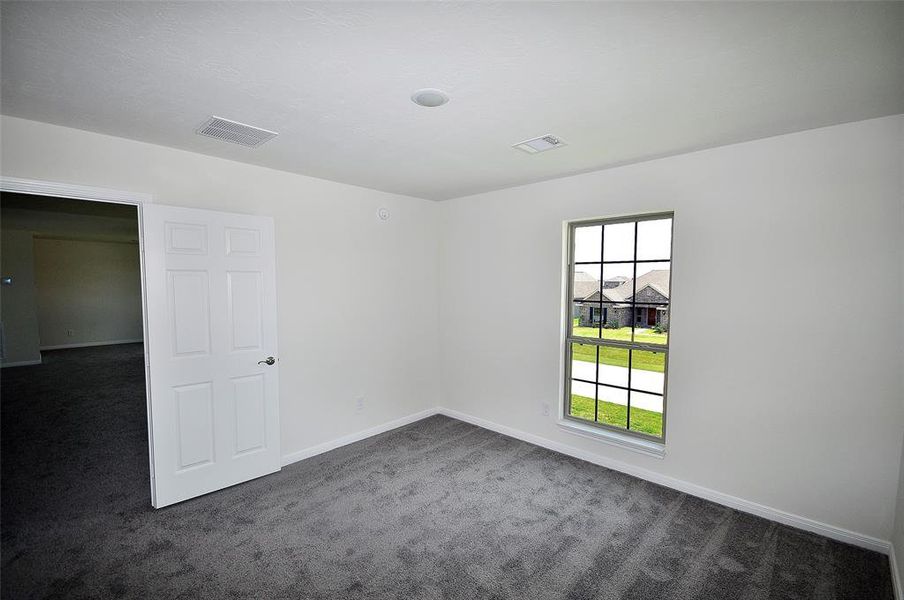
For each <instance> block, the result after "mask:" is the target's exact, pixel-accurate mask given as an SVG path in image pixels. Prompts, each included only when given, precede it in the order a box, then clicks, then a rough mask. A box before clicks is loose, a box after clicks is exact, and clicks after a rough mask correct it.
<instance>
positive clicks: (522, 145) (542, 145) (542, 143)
mask: <svg viewBox="0 0 904 600" xmlns="http://www.w3.org/2000/svg"><path fill="white" fill-rule="evenodd" d="M564 145H565V142H563V141H562V140H560V139H559V138H557V137H556V136H554V135H543V136H540V137H538V138H534V139H532V140H525V141H523V142H519V143H517V144H514V145H513V146H512V148H517V149H518V150H523V151H524V152H527V153H528V154H537V153H538V152H546V151H547V150H552V149H553V148H561V147H562V146H564Z"/></svg>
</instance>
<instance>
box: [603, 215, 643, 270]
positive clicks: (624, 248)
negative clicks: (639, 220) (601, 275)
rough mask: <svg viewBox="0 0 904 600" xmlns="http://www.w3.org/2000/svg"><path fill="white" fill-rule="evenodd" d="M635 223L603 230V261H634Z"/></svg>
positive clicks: (622, 224) (608, 227) (617, 224)
mask: <svg viewBox="0 0 904 600" xmlns="http://www.w3.org/2000/svg"><path fill="white" fill-rule="evenodd" d="M634 225H635V224H634V223H633V222H632V223H616V224H615V225H606V226H605V227H604V228H603V245H604V248H603V260H604V261H609V260H634Z"/></svg>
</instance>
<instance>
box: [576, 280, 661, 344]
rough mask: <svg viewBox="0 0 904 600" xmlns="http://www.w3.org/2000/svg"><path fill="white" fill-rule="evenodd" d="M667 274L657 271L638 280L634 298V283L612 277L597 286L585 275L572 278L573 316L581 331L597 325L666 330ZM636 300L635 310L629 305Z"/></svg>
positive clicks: (596, 282)
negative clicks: (632, 325) (581, 328)
mask: <svg viewBox="0 0 904 600" xmlns="http://www.w3.org/2000/svg"><path fill="white" fill-rule="evenodd" d="M669 273H670V272H669V270H668V269H657V270H655V271H650V272H649V273H645V274H643V275H641V276H640V277H638V278H637V285H636V290H637V291H636V298H635V285H634V280H633V279H626V278H624V277H615V278H612V279H606V280H605V281H603V285H602V289H600V282H599V280H598V279H596V278H595V277H594V276H593V275H590V274H589V273H584V272H580V271H579V272H577V273H575V274H574V279H575V280H574V285H573V296H574V316H575V317H577V318H578V324H579V326H581V327H595V326H598V325H599V324H600V322H602V323H604V324H606V325H607V326H609V327H630V326H631V324H632V323H633V324H634V325H635V326H636V327H656V326H659V327H662V328H664V329H668V326H669V320H668V319H669V316H668V315H669V312H668V302H669ZM632 300H635V302H636V303H637V305H636V306H634V307H632V305H631V302H632Z"/></svg>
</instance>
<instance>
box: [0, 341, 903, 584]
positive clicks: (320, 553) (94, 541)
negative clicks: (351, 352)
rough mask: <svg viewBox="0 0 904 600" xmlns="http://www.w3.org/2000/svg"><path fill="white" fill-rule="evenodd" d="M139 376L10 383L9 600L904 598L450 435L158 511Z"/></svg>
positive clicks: (60, 373) (867, 567)
mask: <svg viewBox="0 0 904 600" xmlns="http://www.w3.org/2000/svg"><path fill="white" fill-rule="evenodd" d="M142 372H143V368H142V349H141V346H140V345H129V346H112V347H102V348H89V349H80V350H64V351H55V352H47V353H45V364H44V365H41V366H36V367H18V368H10V369H4V370H3V372H2V594H3V597H4V598H10V599H19V598H167V599H170V598H211V599H217V600H220V599H226V598H255V599H267V598H294V599H299V600H312V599H321V598H322V599H346V598H347V599H352V598H355V599H358V598H361V599H363V598H368V599H370V598H377V599H380V598H399V599H417V600H419V599H434V598H436V599H439V598H462V599H467V600H477V599H482V598H488V599H489V598H493V599H503V598H511V599H519V600H521V599H558V598H574V599H578V598H581V599H583V598H611V599H616V598H618V599H627V598H634V599H645V600H651V599H659V598H662V599H666V598H669V599H671V598H675V599H678V598H682V599H683V598H699V599H706V600H717V599H720V598H726V599H727V598H731V599H732V600H753V599H759V598H782V599H792V598H795V599H797V598H810V599H834V600H842V599H857V600H874V599H886V598H888V599H891V598H892V591H891V581H890V575H889V569H888V563H887V560H886V557H885V556H882V555H880V554H877V553H874V552H869V551H866V550H862V549H859V548H855V547H853V546H848V545H845V544H841V543H838V542H834V541H831V540H828V539H826V538H822V537H819V536H816V535H813V534H810V533H805V532H802V531H798V530H795V529H791V528H789V527H785V526H782V525H777V524H775V523H772V522H769V521H766V520H763V519H760V518H757V517H753V516H749V515H746V514H743V513H739V512H737V511H734V510H731V509H728V508H725V507H722V506H719V505H717V504H713V503H711V502H706V501H704V500H700V499H697V498H694V497H692V496H688V495H685V494H681V493H679V492H676V491H673V490H670V489H666V488H663V487H659V486H656V485H653V484H651V483H648V482H645V481H642V480H639V479H635V478H633V477H629V476H627V475H623V474H621V473H617V472H614V471H610V470H607V469H604V468H601V467H598V466H595V465H592V464H588V463H585V462H581V461H579V460H576V459H573V458H569V457H567V456H563V455H560V454H556V453H554V452H550V451H548V450H545V449H542V448H538V447H536V446H533V445H530V444H527V443H524V442H520V441H518V440H515V439H512V438H508V437H505V436H502V435H499V434H496V433H492V432H490V431H486V430H483V429H479V428H477V427H474V426H472V425H468V424H465V423H462V422H460V421H456V420H453V419H449V418H446V417H439V416H437V417H431V418H428V419H425V420H423V421H419V422H417V423H414V424H412V425H409V426H407V427H402V428H400V429H396V430H394V431H391V432H388V433H385V434H383V435H379V436H376V437H373V438H370V439H367V440H364V441H362V442H358V443H356V444H352V445H350V446H346V447H344V448H340V449H338V450H334V451H332V452H329V453H327V454H322V455H320V456H317V457H314V458H311V459H308V460H305V461H302V462H299V463H296V464H294V465H290V466H289V467H287V468H285V469H283V470H282V472H280V473H278V474H275V475H272V476H269V477H264V478H261V479H258V480H256V481H252V482H249V483H246V484H243V485H239V486H236V487H233V488H230V489H227V490H223V491H221V492H218V493H214V494H210V495H208V496H205V497H202V498H198V499H195V500H191V501H188V502H184V503H182V504H179V505H176V506H171V507H168V508H164V509H161V510H156V511H155V510H153V509H152V508H151V506H150V502H149V491H148V458H147V425H146V417H145V401H144V388H143V386H144V383H143V379H142V377H143V373H142ZM285 400H288V399H285ZM294 400H296V401H298V399H294ZM300 401H303V402H316V401H317V399H315V398H307V399H303V400H300ZM726 468H730V467H729V466H726ZM829 500H830V499H827V501H829Z"/></svg>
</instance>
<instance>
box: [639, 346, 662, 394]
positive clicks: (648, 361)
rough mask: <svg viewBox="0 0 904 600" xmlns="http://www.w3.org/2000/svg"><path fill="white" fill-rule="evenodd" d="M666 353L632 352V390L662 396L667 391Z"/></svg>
mask: <svg viewBox="0 0 904 600" xmlns="http://www.w3.org/2000/svg"><path fill="white" fill-rule="evenodd" d="M664 384H665V353H664V352H649V351H647V350H632V351H631V389H634V390H643V391H644V392H656V393H657V394H662V393H663V390H664V389H665V385H664Z"/></svg>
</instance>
